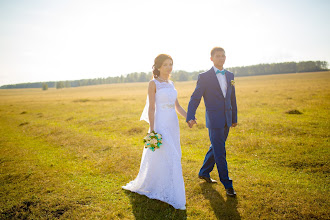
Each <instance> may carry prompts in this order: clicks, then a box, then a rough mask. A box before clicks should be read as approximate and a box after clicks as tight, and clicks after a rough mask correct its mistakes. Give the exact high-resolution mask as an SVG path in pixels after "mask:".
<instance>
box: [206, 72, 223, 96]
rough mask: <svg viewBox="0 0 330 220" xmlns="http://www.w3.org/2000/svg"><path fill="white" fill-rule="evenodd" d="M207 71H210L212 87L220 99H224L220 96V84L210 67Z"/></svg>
mask: <svg viewBox="0 0 330 220" xmlns="http://www.w3.org/2000/svg"><path fill="white" fill-rule="evenodd" d="M209 71H210V78H211V82H212V85H213V86H214V87H215V88H216V91H217V94H218V95H220V96H221V97H222V98H225V97H224V96H223V94H222V90H221V88H220V83H219V80H218V77H217V75H216V74H215V71H214V68H213V67H211V69H210V70H209Z"/></svg>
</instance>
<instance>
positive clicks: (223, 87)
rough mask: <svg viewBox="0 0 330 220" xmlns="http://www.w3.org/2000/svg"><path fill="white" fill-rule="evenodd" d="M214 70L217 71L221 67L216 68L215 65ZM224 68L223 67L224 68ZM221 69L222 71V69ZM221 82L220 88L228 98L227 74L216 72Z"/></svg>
mask: <svg viewBox="0 0 330 220" xmlns="http://www.w3.org/2000/svg"><path fill="white" fill-rule="evenodd" d="M213 69H214V72H217V71H218V70H219V69H218V68H216V67H215V66H213ZM222 70H223V69H222ZM222 70H220V71H222ZM216 76H217V78H218V81H219V84H220V88H221V91H222V94H223V97H225V98H226V93H227V79H226V74H225V75H222V74H221V73H218V74H216Z"/></svg>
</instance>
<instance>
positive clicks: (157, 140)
mask: <svg viewBox="0 0 330 220" xmlns="http://www.w3.org/2000/svg"><path fill="white" fill-rule="evenodd" d="M143 142H144V147H145V148H149V149H150V150H152V151H155V149H156V148H160V145H162V135H161V134H158V133H156V132H155V131H152V132H150V133H148V134H147V136H145V138H144V139H143Z"/></svg>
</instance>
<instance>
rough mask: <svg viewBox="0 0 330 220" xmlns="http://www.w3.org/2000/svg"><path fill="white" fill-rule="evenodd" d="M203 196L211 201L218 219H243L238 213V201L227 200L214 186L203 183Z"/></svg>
mask: <svg viewBox="0 0 330 220" xmlns="http://www.w3.org/2000/svg"><path fill="white" fill-rule="evenodd" d="M200 187H201V189H202V193H203V196H204V197H205V199H208V200H209V201H210V204H211V207H212V209H213V211H214V214H215V216H216V217H217V219H230V220H235V219H241V216H240V214H239V212H238V211H237V203H238V202H237V199H236V198H232V197H227V200H225V199H224V198H223V197H222V196H221V195H220V193H219V192H218V191H217V190H215V189H214V188H213V184H209V183H205V182H204V183H201V184H200Z"/></svg>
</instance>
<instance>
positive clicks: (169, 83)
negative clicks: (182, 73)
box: [154, 79, 171, 84]
mask: <svg viewBox="0 0 330 220" xmlns="http://www.w3.org/2000/svg"><path fill="white" fill-rule="evenodd" d="M154 80H155V81H157V82H159V83H166V84H170V82H171V81H170V80H168V82H161V81H159V80H157V79H154Z"/></svg>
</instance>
